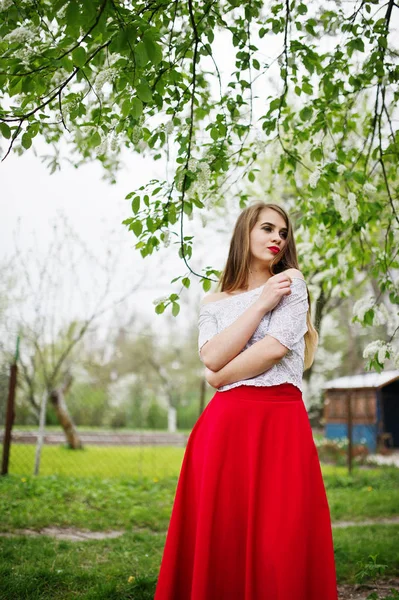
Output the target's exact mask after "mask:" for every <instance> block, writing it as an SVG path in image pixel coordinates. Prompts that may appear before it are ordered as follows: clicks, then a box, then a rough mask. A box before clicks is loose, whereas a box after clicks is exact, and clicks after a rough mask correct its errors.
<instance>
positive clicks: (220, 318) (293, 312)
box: [198, 277, 309, 392]
mask: <svg viewBox="0 0 399 600" xmlns="http://www.w3.org/2000/svg"><path fill="white" fill-rule="evenodd" d="M263 287H264V285H262V286H260V287H258V288H255V289H253V290H249V291H248V292H242V293H240V294H235V295H233V296H230V297H226V298H222V299H221V300H215V301H214V302H207V303H205V304H201V306H200V311H199V317H198V329H199V335H198V353H199V351H200V350H201V348H202V346H203V345H204V344H205V342H207V341H208V340H210V339H211V338H212V337H213V336H214V335H216V334H217V333H220V332H221V331H222V330H223V329H225V328H226V327H228V326H229V325H231V323H233V322H234V321H235V320H236V319H237V318H238V317H239V316H240V315H241V314H242V313H243V312H244V311H245V310H246V309H247V308H248V307H249V306H250V305H251V304H252V303H253V302H255V300H256V299H257V298H258V297H259V296H260V294H261V292H262V288H263ZM308 308H309V303H308V294H307V287H306V283H305V281H304V280H303V279H301V278H300V277H292V283H291V294H289V295H288V296H283V297H282V298H281V300H280V302H279V303H278V304H277V306H275V307H274V309H273V310H271V311H269V312H267V313H265V315H264V316H263V317H262V319H261V321H260V323H259V325H258V327H257V328H256V330H255V331H254V333H253V335H252V337H251V338H250V339H249V340H248V342H247V343H246V345H245V346H244V348H243V349H242V350H241V352H244V351H245V350H246V349H247V348H249V347H250V346H251V345H252V344H254V343H255V342H258V341H259V340H260V339H262V338H264V337H265V335H271V336H272V337H274V338H276V339H277V340H278V341H279V342H281V343H282V344H283V345H284V346H286V348H289V352H287V354H286V355H285V356H284V357H283V358H282V359H281V360H280V361H279V362H278V363H277V364H276V365H274V366H273V367H272V368H271V369H268V370H267V371H265V372H264V373H261V374H260V375H257V376H256V377H251V378H249V379H243V380H241V381H235V382H234V383H229V384H227V385H222V386H221V387H220V388H218V391H219V392H220V391H225V390H229V389H231V388H234V387H237V386H239V385H256V386H269V385H278V384H280V383H292V384H293V385H295V386H296V387H298V388H299V389H300V390H301V391H302V376H303V370H304V353H305V340H304V335H305V333H306V332H307V330H308V327H307V323H306V315H307V312H308ZM199 356H200V359H201V361H202V357H201V355H199Z"/></svg>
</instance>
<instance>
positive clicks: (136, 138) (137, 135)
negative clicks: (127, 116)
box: [132, 125, 142, 144]
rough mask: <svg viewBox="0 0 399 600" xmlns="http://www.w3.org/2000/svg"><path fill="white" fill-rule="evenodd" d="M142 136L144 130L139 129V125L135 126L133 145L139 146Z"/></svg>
mask: <svg viewBox="0 0 399 600" xmlns="http://www.w3.org/2000/svg"><path fill="white" fill-rule="evenodd" d="M141 134H142V129H141V127H139V126H138V125H135V126H134V127H133V131H132V142H133V144H137V143H138V142H139V140H140V138H141Z"/></svg>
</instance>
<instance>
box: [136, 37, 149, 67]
mask: <svg viewBox="0 0 399 600" xmlns="http://www.w3.org/2000/svg"><path fill="white" fill-rule="evenodd" d="M134 57H135V59H136V63H137V66H138V67H145V65H146V64H147V62H148V55H147V50H146V47H145V45H144V43H143V42H139V43H138V44H136V46H135V48H134Z"/></svg>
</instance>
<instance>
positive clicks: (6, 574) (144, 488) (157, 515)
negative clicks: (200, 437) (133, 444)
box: [0, 446, 399, 600]
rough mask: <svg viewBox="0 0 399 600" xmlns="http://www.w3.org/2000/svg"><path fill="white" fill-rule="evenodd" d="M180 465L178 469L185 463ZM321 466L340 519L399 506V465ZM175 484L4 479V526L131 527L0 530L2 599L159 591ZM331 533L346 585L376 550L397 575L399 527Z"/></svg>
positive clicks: (100, 598) (140, 597)
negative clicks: (79, 535)
mask: <svg viewBox="0 0 399 600" xmlns="http://www.w3.org/2000/svg"><path fill="white" fill-rule="evenodd" d="M14 449H15V446H14V447H13V450H14ZM101 450H103V448H101ZM106 450H107V452H108V450H109V449H106ZM133 450H135V449H134V448H133ZM155 450H156V451H157V452H158V451H161V452H162V451H164V448H161V449H155ZM178 450H180V451H182V450H183V449H178ZM56 455H57V453H56V454H52V456H53V457H54V456H56ZM91 456H92V457H94V456H98V455H96V454H95V453H94V454H91ZM104 460H105V461H106V458H104ZM106 467H107V468H108V467H109V464H108V465H107V463H106V462H105V463H104V464H103V467H102V468H103V469H105V468H106ZM173 468H174V469H177V471H178V469H179V465H178V461H176V464H175V465H174V467H173ZM322 470H323V476H324V481H325V485H326V489H327V495H328V499H329V504H330V508H331V517H332V520H333V521H336V520H338V519H345V520H346V519H350V520H359V519H360V518H370V517H376V518H380V517H383V516H390V515H393V514H396V515H398V514H399V501H398V494H399V470H398V469H396V468H394V467H377V468H368V469H361V468H356V469H355V470H354V472H353V475H352V477H348V476H347V475H346V468H344V467H333V466H330V465H328V466H322ZM125 471H126V470H125ZM176 483H177V477H176V476H175V475H174V476H169V477H162V478H158V477H152V476H150V477H134V476H131V475H129V476H125V477H119V478H116V477H112V478H111V477H110V478H97V477H85V478H83V477H70V476H65V475H59V476H57V475H52V476H41V477H34V476H21V475H15V474H14V475H9V476H7V477H2V478H0V514H1V515H2V519H1V529H2V530H3V531H7V532H13V531H15V530H17V529H21V528H29V529H33V530H39V529H41V528H42V527H46V526H58V527H77V528H82V529H89V530H93V531H107V530H112V529H119V530H123V531H125V533H124V535H123V536H122V537H120V538H116V539H109V540H92V541H85V542H69V541H60V540H56V539H53V538H49V537H46V536H41V537H30V536H17V537H12V538H0V600H25V599H29V600H72V599H74V600H75V599H76V598H78V599H85V600H111V599H112V600H119V599H120V600H122V599H123V600H149V599H152V598H153V595H154V590H155V585H156V579H157V576H158V570H159V565H160V561H161V557H162V552H163V547H164V543H165V535H166V530H167V526H168V523H169V518H170V512H171V509H172V503H173V498H174V494H175V488H176ZM369 488H372V489H371V490H369ZM333 537H334V548H335V557H336V567H337V575H338V581H339V582H340V583H344V582H352V583H353V582H354V581H355V573H356V572H357V570H358V563H359V562H362V563H367V562H368V556H369V555H370V554H373V555H376V554H377V555H378V562H379V563H383V564H386V565H387V566H388V568H387V570H386V573H385V574H386V575H392V576H398V575H399V545H398V543H397V540H398V539H399V525H371V526H356V527H350V528H348V529H334V530H333ZM129 578H134V579H130V581H129Z"/></svg>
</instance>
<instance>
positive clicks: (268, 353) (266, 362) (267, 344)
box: [205, 335, 288, 388]
mask: <svg viewBox="0 0 399 600" xmlns="http://www.w3.org/2000/svg"><path fill="white" fill-rule="evenodd" d="M287 352H288V348H285V347H284V346H283V345H282V344H280V342H279V341H278V340H276V339H275V338H273V337H271V336H268V335H265V337H264V338H262V339H261V340H259V341H258V342H255V343H254V344H252V346H250V347H249V348H247V349H246V350H244V352H241V353H240V354H238V356H236V357H235V358H233V360H231V361H230V362H229V363H228V364H227V365H225V366H224V367H223V368H222V369H219V370H218V371H213V370H211V369H209V368H208V369H206V373H205V377H206V380H207V381H208V383H209V384H210V385H211V386H212V387H214V388H219V387H221V386H222V385H228V384H229V383H235V382H236V381H242V380H243V379H250V378H252V377H256V376H257V375H260V374H261V373H264V372H265V371H268V370H269V369H271V368H272V367H274V365H276V364H277V363H278V362H280V360H281V359H282V358H283V357H284V356H285V354H286V353H287Z"/></svg>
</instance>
